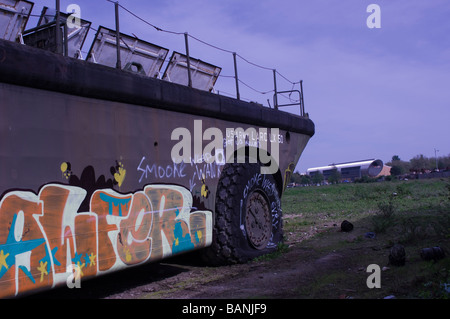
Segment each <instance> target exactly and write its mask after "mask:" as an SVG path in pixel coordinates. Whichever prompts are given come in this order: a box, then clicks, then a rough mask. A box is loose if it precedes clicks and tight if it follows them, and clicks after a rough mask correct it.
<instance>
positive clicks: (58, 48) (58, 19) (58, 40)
mask: <svg viewBox="0 0 450 319" xmlns="http://www.w3.org/2000/svg"><path fill="white" fill-rule="evenodd" d="M60 10H61V2H60V0H56V25H55V37H56V53H58V54H62V53H63V52H62V43H61V40H62V38H61V12H60Z"/></svg>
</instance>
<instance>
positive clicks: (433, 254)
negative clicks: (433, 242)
mask: <svg viewBox="0 0 450 319" xmlns="http://www.w3.org/2000/svg"><path fill="white" fill-rule="evenodd" d="M444 256H445V253H444V250H443V249H442V248H441V247H439V246H436V247H432V248H423V249H422V250H421V251H420V257H422V259H423V260H434V261H436V260H439V259H442V258H444Z"/></svg>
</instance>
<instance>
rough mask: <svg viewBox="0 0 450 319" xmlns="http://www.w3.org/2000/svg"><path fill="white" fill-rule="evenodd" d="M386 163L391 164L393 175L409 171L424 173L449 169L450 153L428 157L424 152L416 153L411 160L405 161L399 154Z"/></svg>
mask: <svg viewBox="0 0 450 319" xmlns="http://www.w3.org/2000/svg"><path fill="white" fill-rule="evenodd" d="M386 165H388V166H391V175H394V176H398V175H404V174H409V173H424V172H427V171H434V170H436V169H439V170H449V169H450V155H447V156H440V157H437V158H436V157H426V156H424V155H423V154H420V155H416V156H414V157H413V158H412V159H410V160H409V161H403V160H402V159H400V157H399V156H398V155H394V156H392V160H391V161H390V162H387V163H386Z"/></svg>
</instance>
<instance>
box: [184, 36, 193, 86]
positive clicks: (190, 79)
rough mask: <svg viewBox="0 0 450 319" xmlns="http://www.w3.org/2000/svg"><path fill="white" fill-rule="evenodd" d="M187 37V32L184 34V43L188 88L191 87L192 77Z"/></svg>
mask: <svg viewBox="0 0 450 319" xmlns="http://www.w3.org/2000/svg"><path fill="white" fill-rule="evenodd" d="M188 37H189V35H188V33H187V32H185V33H184V43H185V45H186V63H187V71H188V86H189V87H190V88H191V87H192V77H191V58H190V55H189V39H188Z"/></svg>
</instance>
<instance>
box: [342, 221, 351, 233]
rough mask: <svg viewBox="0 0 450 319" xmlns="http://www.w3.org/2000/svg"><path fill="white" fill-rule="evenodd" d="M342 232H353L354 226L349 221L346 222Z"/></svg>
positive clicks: (343, 223) (343, 224)
mask: <svg viewBox="0 0 450 319" xmlns="http://www.w3.org/2000/svg"><path fill="white" fill-rule="evenodd" d="M341 230H342V231H344V232H351V231H352V230H353V224H352V223H350V222H349V221H348V220H344V221H343V222H342V224H341Z"/></svg>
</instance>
